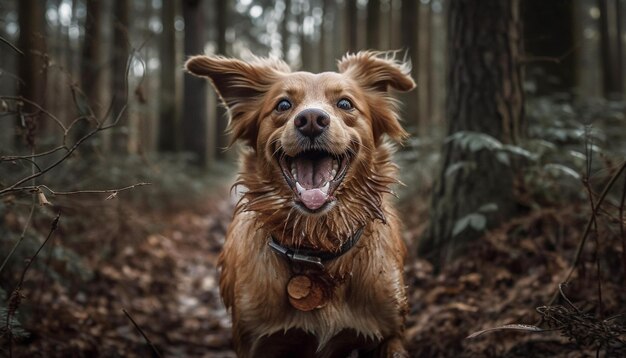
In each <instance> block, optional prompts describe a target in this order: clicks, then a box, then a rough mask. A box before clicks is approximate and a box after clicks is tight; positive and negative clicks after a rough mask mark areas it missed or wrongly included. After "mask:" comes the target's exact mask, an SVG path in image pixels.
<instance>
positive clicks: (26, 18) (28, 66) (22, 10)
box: [3, 0, 47, 148]
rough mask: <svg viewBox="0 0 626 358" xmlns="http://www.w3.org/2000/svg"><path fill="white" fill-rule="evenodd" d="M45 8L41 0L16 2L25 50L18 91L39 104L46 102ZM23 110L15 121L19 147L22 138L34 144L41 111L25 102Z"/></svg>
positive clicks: (19, 69) (20, 64) (21, 143)
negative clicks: (19, 129)
mask: <svg viewBox="0 0 626 358" xmlns="http://www.w3.org/2000/svg"><path fill="white" fill-rule="evenodd" d="M44 11H45V7H44V3H43V2H41V1H38V0H23V1H20V2H19V7H18V17H19V18H18V21H19V27H20V37H19V42H18V48H20V49H21V50H22V52H23V53H24V54H23V55H22V57H21V58H20V59H19V61H18V76H19V78H20V79H21V82H20V86H19V94H20V96H22V97H24V98H26V99H27V100H29V101H32V102H35V103H37V104H38V105H40V106H45V103H44V91H45V76H46V74H47V71H46V67H47V64H46V63H45V55H46V42H45V30H44V25H45V22H44ZM3 51H6V50H3ZM22 110H23V114H24V115H23V116H19V117H18V118H17V121H18V122H17V124H16V125H17V127H18V128H21V131H16V133H17V134H18V135H17V136H16V138H15V145H16V147H18V148H19V147H23V146H24V139H26V143H28V145H29V146H34V144H35V142H34V141H35V136H34V134H35V131H36V130H37V124H38V123H39V122H40V120H39V116H40V112H39V110H38V109H37V108H36V107H35V106H33V105H30V104H28V103H25V104H24V106H23V109H22ZM20 117H21V118H20Z"/></svg>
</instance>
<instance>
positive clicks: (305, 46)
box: [298, 7, 318, 72]
mask: <svg viewBox="0 0 626 358" xmlns="http://www.w3.org/2000/svg"><path fill="white" fill-rule="evenodd" d="M307 16H308V14H307V12H306V11H304V9H303V8H302V7H300V13H299V16H298V17H299V18H298V23H299V25H298V35H299V37H298V39H299V40H300V63H301V64H302V69H303V70H306V71H310V72H316V71H317V70H318V69H317V68H315V59H314V57H313V52H314V50H313V46H314V44H313V42H312V41H313V39H312V38H311V36H308V35H307V33H306V31H305V28H304V23H305V19H306V17H307Z"/></svg>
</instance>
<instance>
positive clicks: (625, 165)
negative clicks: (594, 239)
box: [548, 161, 626, 306]
mask: <svg viewBox="0 0 626 358" xmlns="http://www.w3.org/2000/svg"><path fill="white" fill-rule="evenodd" d="M625 169H626V161H625V162H623V163H622V164H621V165H620V167H619V168H618V169H617V171H616V172H615V174H613V176H612V177H611V179H609V182H608V183H607V184H606V186H605V187H604V189H603V190H602V194H600V197H599V198H598V201H597V202H596V207H595V209H594V210H593V211H592V213H591V218H589V220H588V221H587V226H586V227H585V231H584V233H583V235H582V237H581V238H580V242H579V243H578V247H577V248H576V255H575V256H574V261H573V262H572V265H571V267H570V269H569V272H568V273H567V277H566V278H565V281H564V282H569V280H570V279H571V278H572V275H573V274H574V271H575V270H576V266H577V265H578V261H579V260H580V257H581V255H582V252H583V248H584V247H585V242H586V241H587V237H588V236H589V233H590V232H591V227H592V226H593V223H594V222H595V217H596V215H597V211H598V208H599V207H600V206H601V205H602V202H604V199H605V198H606V196H607V194H608V193H609V190H611V188H612V187H613V185H614V184H615V182H616V181H617V178H619V176H620V175H621V174H622V173H623V172H624V170H625ZM558 295H559V291H558V290H557V291H556V292H555V293H554V295H553V296H552V298H551V299H550V302H549V303H548V306H551V305H552V304H553V303H554V301H556V299H557V297H558Z"/></svg>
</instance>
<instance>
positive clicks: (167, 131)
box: [157, 0, 180, 152]
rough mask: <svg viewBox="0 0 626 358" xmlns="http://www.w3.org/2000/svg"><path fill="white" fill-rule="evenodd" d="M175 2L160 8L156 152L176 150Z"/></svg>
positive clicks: (177, 117)
mask: <svg viewBox="0 0 626 358" xmlns="http://www.w3.org/2000/svg"><path fill="white" fill-rule="evenodd" d="M175 17H176V1H175V0H165V1H163V6H162V7H161V19H162V22H163V32H162V35H161V51H160V54H159V57H160V58H161V67H160V71H161V74H160V76H161V86H160V87H161V88H160V97H161V100H160V102H159V127H158V133H159V137H158V144H157V146H158V150H159V152H175V151H176V150H177V149H178V148H177V147H178V143H177V138H178V135H177V134H178V128H179V120H180V119H179V112H178V106H177V101H176V92H177V91H176V72H177V71H179V67H180V66H178V65H177V64H176V29H175V28H174V21H175Z"/></svg>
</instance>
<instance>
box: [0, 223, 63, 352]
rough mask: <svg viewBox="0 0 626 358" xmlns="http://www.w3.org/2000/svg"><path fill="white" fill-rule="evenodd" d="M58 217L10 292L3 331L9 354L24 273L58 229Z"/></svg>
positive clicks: (20, 298)
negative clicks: (7, 337) (7, 338)
mask: <svg viewBox="0 0 626 358" xmlns="http://www.w3.org/2000/svg"><path fill="white" fill-rule="evenodd" d="M60 217H61V214H57V216H56V218H54V220H53V221H52V223H51V224H50V231H49V232H48V236H47V237H46V239H45V240H44V241H43V243H41V245H40V246H39V248H38V249H37V251H36V252H35V254H34V255H33V256H31V258H30V259H29V260H28V263H27V264H26V266H25V267H24V271H22V276H21V277H20V280H19V281H18V283H17V286H16V287H15V289H14V290H13V292H11V297H10V298H9V303H8V306H9V310H8V312H7V320H6V323H5V329H6V331H7V332H9V342H10V343H9V352H11V351H12V347H13V337H12V334H11V323H12V322H13V316H14V315H15V312H16V311H17V309H18V308H19V305H20V303H21V301H22V298H23V297H24V296H22V293H21V290H22V285H23V284H24V278H25V277H26V272H28V269H29V268H30V266H31V265H32V263H33V261H35V259H36V258H37V255H39V252H40V251H41V249H43V247H44V246H46V243H47V242H48V240H50V238H51V237H52V234H53V233H54V232H55V231H56V229H57V228H58V227H59V218H60Z"/></svg>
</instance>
